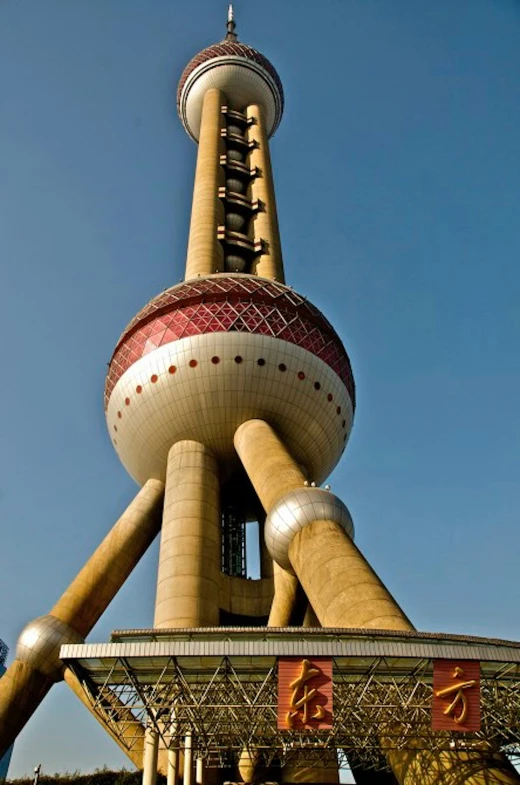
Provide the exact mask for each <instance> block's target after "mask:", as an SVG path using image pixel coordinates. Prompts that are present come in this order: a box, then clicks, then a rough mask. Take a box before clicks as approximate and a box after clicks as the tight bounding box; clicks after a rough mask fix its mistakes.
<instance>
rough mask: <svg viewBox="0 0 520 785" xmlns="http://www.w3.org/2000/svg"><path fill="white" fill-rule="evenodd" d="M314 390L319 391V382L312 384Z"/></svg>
mask: <svg viewBox="0 0 520 785" xmlns="http://www.w3.org/2000/svg"><path fill="white" fill-rule="evenodd" d="M314 389H315V390H321V384H320V383H319V382H314Z"/></svg>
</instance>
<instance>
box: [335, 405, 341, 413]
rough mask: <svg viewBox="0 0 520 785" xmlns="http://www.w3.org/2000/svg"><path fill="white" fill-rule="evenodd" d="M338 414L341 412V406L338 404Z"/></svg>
mask: <svg viewBox="0 0 520 785" xmlns="http://www.w3.org/2000/svg"><path fill="white" fill-rule="evenodd" d="M336 414H341V406H338V407H337V408H336Z"/></svg>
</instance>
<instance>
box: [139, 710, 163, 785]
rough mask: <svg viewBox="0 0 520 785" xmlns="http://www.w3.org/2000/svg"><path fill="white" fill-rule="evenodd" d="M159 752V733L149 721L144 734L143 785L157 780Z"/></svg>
mask: <svg viewBox="0 0 520 785" xmlns="http://www.w3.org/2000/svg"><path fill="white" fill-rule="evenodd" d="M158 753H159V734H158V733H157V731H156V729H155V728H154V726H153V725H152V724H151V723H150V724H149V725H148V726H147V728H146V730H145V734H144V754H143V780H142V782H143V785H155V783H156V782H157V757H158Z"/></svg>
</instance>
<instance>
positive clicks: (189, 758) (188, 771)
mask: <svg viewBox="0 0 520 785" xmlns="http://www.w3.org/2000/svg"><path fill="white" fill-rule="evenodd" d="M192 769H193V746H192V737H191V731H188V733H187V734H186V736H185V737H184V778H183V781H182V785H191V780H192Z"/></svg>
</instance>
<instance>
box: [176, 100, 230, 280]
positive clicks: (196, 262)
mask: <svg viewBox="0 0 520 785" xmlns="http://www.w3.org/2000/svg"><path fill="white" fill-rule="evenodd" d="M224 104H225V98H224V94H223V93H222V92H221V91H220V90H217V89H215V88H212V89H211V90H208V91H207V92H206V94H205V95H204V101H203V104H202V117H201V123H200V134H199V149H198V153H197V168H196V170H195V185H194V188H193V202H192V207H191V223H190V233H189V238H188V254H187V258H186V275H185V276H184V277H185V279H186V280H189V279H190V278H196V277H197V276H199V275H211V273H215V272H223V270H224V253H223V249H222V246H221V244H220V242H219V241H218V239H217V227H218V226H219V225H220V224H223V223H224V206H223V204H222V201H221V200H220V199H219V196H218V189H219V186H221V185H224V172H223V169H222V167H221V165H220V155H221V154H222V153H224V145H223V141H222V137H221V135H220V132H221V129H222V128H223V123H224V119H223V115H222V112H221V109H222V106H223V105H224Z"/></svg>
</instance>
